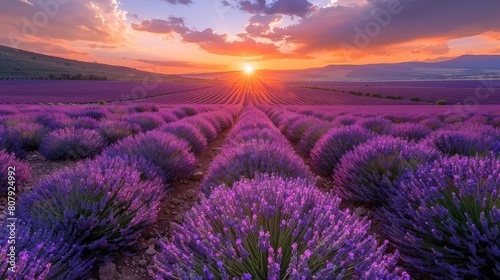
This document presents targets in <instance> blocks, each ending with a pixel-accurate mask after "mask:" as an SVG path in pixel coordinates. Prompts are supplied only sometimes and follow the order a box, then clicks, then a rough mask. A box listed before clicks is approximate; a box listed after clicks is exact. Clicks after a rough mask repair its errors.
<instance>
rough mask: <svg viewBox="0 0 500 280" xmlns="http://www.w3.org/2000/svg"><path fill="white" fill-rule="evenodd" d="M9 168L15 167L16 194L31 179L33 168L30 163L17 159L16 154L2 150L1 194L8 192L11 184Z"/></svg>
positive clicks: (0, 170)
mask: <svg viewBox="0 0 500 280" xmlns="http://www.w3.org/2000/svg"><path fill="white" fill-rule="evenodd" d="M9 167H14V168H15V170H14V173H15V176H13V177H14V179H15V186H16V192H15V193H18V192H19V190H20V186H22V185H23V183H24V182H26V181H27V180H28V179H29V178H30V177H31V168H30V166H29V164H28V163H26V162H24V161H20V160H18V159H16V157H15V156H14V154H9V153H7V151H6V150H0V194H5V193H6V192H7V187H9V186H10V185H9V184H8V182H9V171H10V170H9Z"/></svg>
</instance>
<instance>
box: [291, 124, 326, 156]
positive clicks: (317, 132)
mask: <svg viewBox="0 0 500 280" xmlns="http://www.w3.org/2000/svg"><path fill="white" fill-rule="evenodd" d="M331 128H332V126H331V124H330V123H328V122H318V123H316V124H314V125H312V126H310V127H309V128H308V129H307V130H306V131H305V132H304V135H303V136H302V138H301V139H300V140H299V142H298V146H299V152H300V154H301V155H303V156H305V157H309V155H310V153H311V150H312V149H313V148H314V146H315V145H316V143H317V142H318V140H319V139H320V138H321V137H323V135H324V134H325V133H326V132H328V131H329V130H330V129H331Z"/></svg>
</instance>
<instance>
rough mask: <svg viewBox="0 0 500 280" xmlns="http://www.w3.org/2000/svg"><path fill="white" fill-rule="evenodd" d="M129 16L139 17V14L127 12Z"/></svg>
mask: <svg viewBox="0 0 500 280" xmlns="http://www.w3.org/2000/svg"><path fill="white" fill-rule="evenodd" d="M127 17H129V18H135V19H139V15H138V14H134V13H127Z"/></svg>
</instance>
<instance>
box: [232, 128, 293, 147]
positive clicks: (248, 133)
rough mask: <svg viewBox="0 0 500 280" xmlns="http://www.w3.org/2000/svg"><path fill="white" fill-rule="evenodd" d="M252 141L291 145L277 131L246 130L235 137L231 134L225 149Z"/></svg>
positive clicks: (267, 129) (266, 129) (265, 129)
mask: <svg viewBox="0 0 500 280" xmlns="http://www.w3.org/2000/svg"><path fill="white" fill-rule="evenodd" d="M252 140H257V141H258V142H260V143H268V144H273V143H275V144H283V145H289V144H288V141H287V140H286V139H285V137H283V136H282V135H281V134H279V133H277V131H276V130H271V129H269V128H263V129H246V130H243V131H241V132H239V133H237V134H235V135H233V133H231V135H230V136H229V137H228V140H226V144H225V145H224V149H226V148H230V147H236V146H239V145H242V144H245V143H247V142H248V141H252Z"/></svg>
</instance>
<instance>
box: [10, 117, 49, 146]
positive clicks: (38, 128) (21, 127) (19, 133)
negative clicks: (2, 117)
mask: <svg viewBox="0 0 500 280" xmlns="http://www.w3.org/2000/svg"><path fill="white" fill-rule="evenodd" d="M46 134H47V129H45V127H43V126H42V125H40V124H36V123H33V122H24V123H20V124H17V125H16V126H7V127H5V129H4V130H3V136H2V138H3V139H4V143H5V144H6V145H7V147H18V148H19V149H22V150H24V151H34V150H37V149H38V147H39V146H40V144H41V142H42V138H43V137H44V136H45V135H46Z"/></svg>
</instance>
